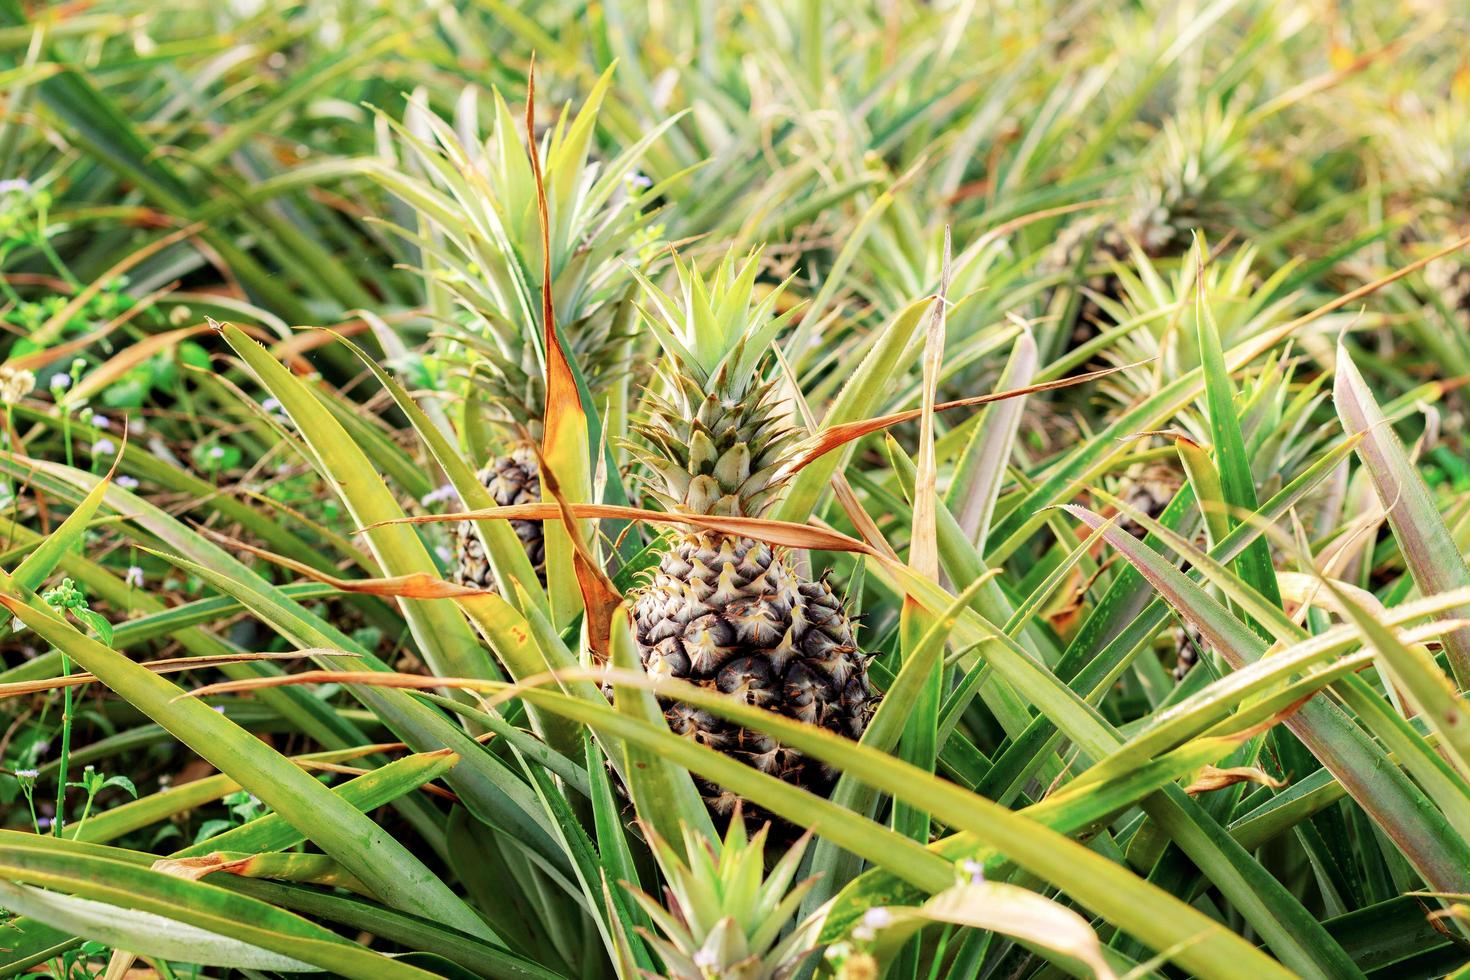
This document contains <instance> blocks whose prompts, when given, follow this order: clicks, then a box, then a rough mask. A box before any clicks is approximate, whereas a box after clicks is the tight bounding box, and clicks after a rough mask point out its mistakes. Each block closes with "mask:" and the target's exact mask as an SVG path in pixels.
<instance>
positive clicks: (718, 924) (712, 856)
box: [629, 813, 822, 980]
mask: <svg viewBox="0 0 1470 980" xmlns="http://www.w3.org/2000/svg"><path fill="white" fill-rule="evenodd" d="M767 832H768V828H762V829H761V830H759V831H757V832H756V833H755V835H754V836H753V837H747V836H746V832H745V821H744V820H743V819H740V817H739V815H738V813H737V814H736V815H735V816H734V817H733V818H732V819H731V821H730V829H729V830H728V831H727V832H726V834H725V839H724V841H723V842H722V843H721V845H720V847H719V848H716V847H715V846H714V845H713V844H712V843H711V842H710V841H708V840H706V839H705V838H704V837H702V836H700V835H698V834H695V833H689V832H686V833H685V834H684V850H685V854H683V855H680V853H679V852H678V850H677V849H675V848H674V847H673V846H672V845H670V844H669V843H668V842H667V841H665V840H663V839H662V838H660V837H658V836H657V835H655V834H653V833H651V832H650V833H649V841H650V844H651V845H652V848H653V855H654V857H655V858H656V859H657V861H658V866H659V870H660V871H662V872H663V876H664V881H665V882H666V884H667V894H668V896H669V906H670V908H669V909H668V910H665V909H664V908H663V907H662V906H661V905H660V904H659V903H658V902H657V901H655V900H654V899H653V897H652V896H649V895H646V894H644V893H643V892H640V891H635V890H632V889H629V894H630V895H631V896H632V897H633V899H634V900H635V901H636V902H638V904H639V905H641V906H642V907H643V910H644V911H645V912H647V913H648V917H649V919H651V920H652V921H653V922H654V923H655V924H657V926H658V930H659V932H660V933H661V935H654V934H652V933H650V932H649V931H647V930H642V929H640V930H639V931H640V932H641V933H642V934H643V936H644V937H645V938H646V939H647V940H648V942H649V945H650V946H651V947H652V948H653V951H654V952H655V953H657V954H658V957H659V959H661V960H663V965H664V973H663V974H662V975H663V976H667V977H672V978H675V980H710V978H713V977H721V978H727V980H782V978H784V977H789V976H792V975H794V973H795V971H796V968H797V967H798V966H799V965H800V964H801V961H802V960H803V959H804V958H805V957H806V955H807V954H808V953H809V952H811V951H812V947H813V946H814V945H815V940H816V936H817V933H818V932H819V931H820V926H821V924H822V922H821V918H820V914H819V915H817V916H813V917H812V918H809V919H807V920H805V921H804V922H801V923H798V924H797V925H796V927H795V928H794V929H791V930H790V931H789V932H788V931H787V926H788V925H789V924H790V922H791V920H792V918H793V916H794V915H795V913H796V911H797V909H798V907H799V906H800V904H801V899H802V898H803V897H804V896H805V895H806V893H807V892H808V891H810V890H811V887H812V885H813V884H815V883H816V879H815V878H809V879H807V880H805V881H800V882H797V881H795V879H796V871H797V868H798V866H799V865H800V864H801V858H802V854H803V852H804V851H805V849H806V841H807V840H808V839H809V838H806V837H803V838H802V839H801V840H799V841H798V842H797V843H796V844H795V845H794V846H792V847H791V848H790V849H788V850H787V851H786V853H785V854H784V855H783V856H782V857H781V860H780V861H778V862H776V864H775V866H774V867H772V868H771V872H770V874H765V844H766V835H767ZM793 882H795V883H794V884H793ZM783 933H786V935H785V937H784V938H783V937H782V934H783Z"/></svg>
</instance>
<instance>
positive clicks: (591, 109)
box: [372, 75, 662, 589]
mask: <svg viewBox="0 0 1470 980" xmlns="http://www.w3.org/2000/svg"><path fill="white" fill-rule="evenodd" d="M609 81H610V76H607V75H604V76H603V78H602V80H601V81H599V82H598V83H597V85H596V86H595V87H594V88H593V90H592V91H591V93H590V94H589V96H588V98H587V101H586V103H585V105H584V106H583V108H582V109H581V110H580V111H579V112H578V113H577V114H576V115H575V116H572V114H571V113H570V110H569V109H568V110H564V111H563V112H562V113H561V114H560V115H559V116H558V117H557V120H556V122H555V124H554V125H553V126H551V127H550V128H549V130H548V131H547V132H546V133H545V134H544V136H543V137H541V138H540V140H539V146H540V149H541V155H542V158H543V160H544V162H545V167H544V176H545V188H546V193H547V198H548V207H549V210H550V214H551V230H550V252H551V256H550V265H551V279H552V282H551V287H552V295H553V298H554V303H555V310H556V318H557V325H558V328H559V330H560V332H561V334H562V340H563V343H564V344H565V345H566V347H567V350H568V352H569V354H570V355H571V357H572V359H573V361H574V362H575V363H576V364H577V365H578V366H579V367H580V369H581V371H582V374H583V377H584V379H585V380H586V382H587V384H588V386H589V390H590V392H591V394H592V397H593V401H594V404H595V405H596V406H597V407H598V409H599V410H602V409H604V408H605V407H607V406H609V405H610V406H611V407H612V410H613V411H614V412H615V413H616V412H619V411H620V406H621V405H622V404H623V403H624V402H625V401H626V397H627V396H626V390H627V385H628V383H629V382H628V371H627V368H628V346H629V341H630V339H631V334H630V331H629V329H628V327H629V324H630V322H631V320H632V314H633V308H632V297H633V292H634V285H635V284H634V281H633V275H632V268H633V267H635V266H637V265H640V264H642V263H643V259H644V256H645V253H646V246H647V245H648V244H649V243H650V242H651V241H652V240H653V239H654V238H656V237H657V235H658V232H657V229H656V228H655V227H654V225H653V221H654V219H655V217H656V214H655V211H654V209H653V208H652V206H651V202H652V201H653V200H654V198H655V196H656V194H657V193H658V190H657V189H656V188H653V187H652V186H651V185H650V183H649V181H648V180H647V179H646V178H644V177H642V176H641V175H639V174H638V173H637V172H636V170H635V169H634V168H635V166H636V165H637V163H638V161H639V160H640V159H641V157H642V154H643V153H644V152H645V151H646V149H647V147H648V146H649V145H650V144H651V143H652V141H653V140H654V139H655V138H656V137H657V136H658V134H659V133H660V132H661V131H662V127H660V128H659V129H658V130H656V131H655V132H654V133H651V134H650V135H649V136H648V137H647V138H646V139H644V140H641V141H640V142H639V143H638V144H636V145H634V146H633V147H631V148H630V149H628V150H626V151H625V152H623V153H622V154H621V155H619V156H618V157H617V158H616V159H613V160H611V161H599V160H596V159H595V158H594V157H593V156H592V153H591V149H592V135H593V133H594V131H595V128H596V122H597V116H598V111H599V108H600V106H601V103H602V100H603V97H604V95H605V94H606V92H607V88H608V84H609ZM390 125H391V124H390ZM394 128H395V130H396V134H397V141H396V142H397V145H396V147H394V148H392V149H395V150H396V151H397V152H396V153H393V154H387V153H385V159H384V161H383V163H382V166H379V167H375V168H374V169H373V171H372V173H373V175H374V176H375V177H376V178H377V179H378V180H379V181H380V182H381V183H383V184H384V185H385V186H386V187H387V188H388V189H389V190H390V191H392V192H393V193H394V194H395V195H397V197H398V198H399V199H400V200H401V201H403V202H404V203H405V204H407V205H408V207H409V208H410V210H411V211H412V213H413V217H414V219H415V223H416V225H417V230H409V229H407V228H401V227H400V228H395V229H394V230H395V231H397V232H398V233H399V234H400V235H401V236H403V237H405V238H406V239H408V240H409V241H410V242H411V243H412V244H414V245H415V246H417V247H418V249H419V252H420V254H421V256H422V258H423V261H424V264H425V266H424V268H423V269H422V270H420V271H421V274H422V275H423V277H424V279H425V282H426V288H427V293H428V298H429V304H430V308H431V311H433V312H434V313H435V315H436V316H437V318H438V319H439V320H441V321H442V322H443V323H445V324H446V326H447V327H448V330H447V336H446V337H444V338H443V339H442V343H441V348H440V350H439V351H438V354H439V356H440V358H442V360H443V361H445V362H446V363H448V364H449V365H450V366H451V369H453V370H455V371H456V372H457V374H458V375H459V377H460V378H461V379H462V381H463V382H464V383H463V389H462V390H463V394H464V395H465V398H464V400H463V402H462V405H463V416H462V418H461V430H462V431H464V432H466V433H474V434H479V433H481V432H483V431H484V430H486V429H487V427H488V430H489V434H488V437H487V438H482V439H479V440H477V439H476V438H474V437H473V436H472V437H471V438H469V439H468V440H467V441H469V442H470V443H471V445H472V447H474V448H479V446H480V444H481V443H488V444H490V445H494V446H495V449H496V451H495V452H494V454H493V455H491V456H490V458H489V460H488V461H487V462H485V463H484V465H483V466H482V468H481V469H480V470H479V477H480V481H481V482H482V483H483V484H484V485H485V487H486V488H487V489H488V490H489V491H490V495H491V496H492V497H493V498H494V499H495V502H496V503H497V504H500V505H502V506H504V505H509V504H522V503H535V502H538V501H539V500H540V499H541V480H540V473H539V472H538V468H537V463H536V456H535V452H534V450H533V449H532V445H533V443H534V442H535V441H536V440H538V439H539V438H540V435H541V432H540V429H541V414H542V411H543V406H544V403H545V374H546V367H545V352H544V350H543V325H542V322H541V320H542V314H541V281H542V276H543V273H542V254H543V253H542V245H541V228H540V219H539V216H538V209H537V200H536V196H537V192H536V183H535V180H534V177H533V174H532V169H531V163H530V157H529V153H528V149H527V147H526V145H525V144H524V143H523V141H522V138H521V136H520V135H519V128H518V124H517V120H516V119H515V118H514V117H513V116H512V114H511V113H510V110H509V108H508V107H507V106H506V104H505V102H504V100H503V99H502V98H501V97H500V95H499V94H498V93H496V95H495V125H494V130H493V132H492V133H491V135H490V136H489V137H488V138H480V137H478V136H477V137H474V138H473V139H471V138H468V137H466V136H463V135H462V134H467V133H475V132H478V130H479V122H478V113H477V111H476V110H475V107H474V101H473V99H472V98H470V97H469V96H468V95H467V96H466V97H465V98H461V99H460V100H459V102H458V104H457V107H456V117H455V119H454V121H453V125H450V124H449V123H448V122H446V121H445V120H442V119H439V118H438V117H436V116H434V115H433V114H432V113H431V112H430V111H429V110H428V109H427V107H426V106H425V105H424V104H423V102H422V100H421V99H420V98H419V97H417V96H416V97H415V98H414V99H413V100H412V101H411V102H410V107H409V112H408V114H407V117H406V124H405V125H404V126H395V127H394ZM396 156H401V157H402V158H403V159H402V162H401V163H400V162H398V161H397V160H396V159H391V157H396ZM409 171H412V172H413V173H415V174H416V175H417V176H411V175H409V173H408V172H409ZM497 443H498V445H496V444H497ZM511 526H512V527H513V528H514V530H515V532H516V534H517V535H518V536H519V537H520V539H521V542H522V543H523V544H524V546H525V550H526V555H527V557H528V558H529V559H530V561H531V564H532V566H533V567H534V568H535V570H536V573H537V575H538V576H539V577H540V578H541V580H542V582H543V583H544V582H545V579H546V569H545V540H544V537H543V528H542V525H541V523H540V522H539V521H512V522H511ZM454 541H455V546H456V547H455V562H454V568H453V570H452V577H453V579H454V581H455V582H457V583H458V584H460V585H466V586H471V587H475V588H485V589H493V588H494V587H495V578H494V575H493V573H492V570H491V567H490V562H489V559H488V557H487V555H486V553H485V548H484V545H483V543H482V542H481V541H480V539H479V535H478V533H477V532H476V531H475V529H474V525H473V524H470V523H462V524H459V525H456V526H455V530H454Z"/></svg>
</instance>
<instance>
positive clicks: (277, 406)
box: [260, 398, 284, 412]
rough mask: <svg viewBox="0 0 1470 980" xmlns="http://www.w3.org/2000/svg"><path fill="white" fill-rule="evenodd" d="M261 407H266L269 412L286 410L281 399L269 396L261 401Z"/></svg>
mask: <svg viewBox="0 0 1470 980" xmlns="http://www.w3.org/2000/svg"><path fill="white" fill-rule="evenodd" d="M260 407H261V408H263V409H265V410H266V411H267V412H280V411H283V410H284V407H283V406H282V405H281V402H280V400H279V399H276V398H267V399H266V400H265V401H263V402H261V403H260Z"/></svg>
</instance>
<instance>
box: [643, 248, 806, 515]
mask: <svg viewBox="0 0 1470 980" xmlns="http://www.w3.org/2000/svg"><path fill="white" fill-rule="evenodd" d="M759 270H760V255H759V252H758V251H757V252H751V253H750V254H749V255H747V256H746V257H745V259H744V260H743V261H737V259H736V257H735V255H734V253H733V252H731V253H727V254H726V256H725V257H724V259H723V260H722V261H721V262H720V263H719V265H718V267H717V268H716V270H715V273H714V276H713V277H712V278H711V279H709V280H708V281H706V280H705V279H704V277H703V276H701V275H700V273H699V271H698V270H697V269H696V268H694V267H693V266H692V265H688V264H686V263H684V262H683V261H681V260H680V259H679V257H678V256H677V255H676V256H674V271H675V274H676V276H677V278H678V283H679V290H678V293H679V295H678V298H675V297H672V296H670V295H669V294H668V293H666V292H664V291H663V290H662V289H660V288H659V287H658V286H656V285H654V284H653V283H652V282H650V281H649V280H648V279H647V278H646V277H644V276H642V275H639V280H640V281H641V282H642V284H643V289H644V297H645V300H646V304H640V306H639V310H640V311H641V312H642V314H643V321H644V322H645V323H646V324H648V327H649V329H650V330H652V331H653V333H654V335H655V336H657V338H658V340H659V343H660V344H661V345H662V347H663V349H664V352H665V353H666V354H667V357H665V358H664V359H663V360H662V361H661V362H660V364H659V368H658V375H659V379H660V382H661V384H660V387H659V388H658V389H657V390H651V391H649V393H648V394H647V396H646V397H645V399H644V404H643V414H642V415H641V416H640V417H638V418H637V419H635V420H634V421H633V430H634V431H635V432H636V433H637V434H638V435H639V436H641V437H642V439H643V441H644V443H645V444H644V445H638V444H632V445H630V447H629V448H630V451H631V453H632V454H633V455H634V456H635V458H637V459H638V460H639V461H640V462H642V463H643V464H644V466H645V469H646V470H647V472H648V474H649V476H648V477H647V478H646V479H645V485H646V488H647V490H648V492H649V493H650V494H651V495H652V496H654V497H655V498H656V499H658V500H659V501H660V502H661V503H662V504H663V505H664V506H665V507H667V508H669V509H671V510H683V511H688V512H692V513H696V514H720V515H735V516H746V517H755V516H759V515H760V513H761V512H762V511H763V510H765V509H766V508H767V507H769V506H770V504H771V503H772V502H773V501H774V500H775V498H776V496H777V494H779V492H780V490H781V487H782V486H783V485H784V483H785V479H786V477H785V476H783V475H782V472H781V471H782V464H783V463H784V462H785V456H786V454H787V453H788V452H789V451H790V448H791V446H792V444H793V443H794V441H795V438H796V432H795V430H794V429H792V428H791V426H789V425H788V424H787V423H786V406H785V400H784V399H783V398H781V397H780V395H779V393H778V391H777V379H775V378H774V377H771V378H767V377H766V375H767V374H769V367H770V357H769V354H770V347H771V342H772V341H773V340H774V339H775V337H776V335H777V334H778V333H779V332H780V331H781V329H782V327H784V326H786V324H787V323H788V322H790V320H791V317H792V316H793V315H794V313H795V312H796V311H795V310H794V309H792V310H788V311H787V312H785V313H782V314H779V315H777V314H775V306H776V301H777V299H778V298H779V296H780V293H781V291H782V289H783V288H784V287H785V283H782V284H781V285H779V286H777V287H776V288H775V289H772V290H769V291H768V292H767V293H766V294H765V295H764V296H763V297H761V298H760V299H758V300H757V299H756V298H755V292H756V290H755V281H756V275H757V273H758V272H759Z"/></svg>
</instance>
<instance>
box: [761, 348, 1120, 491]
mask: <svg viewBox="0 0 1470 980" xmlns="http://www.w3.org/2000/svg"><path fill="white" fill-rule="evenodd" d="M1146 363H1148V362H1147V361H1139V362H1137V363H1135V364H1124V365H1120V366H1118V367H1111V368H1104V369H1102V370H1100V371H1089V372H1088V373H1086V374H1079V375H1076V376H1075V377H1071V378H1059V379H1057V380H1056V381H1043V382H1041V383H1040V384H1034V385H1026V386H1025V387H1024V388H1013V389H1010V390H1008V391H994V392H991V393H990V394H988V395H975V396H973V397H971V398H960V399H956V400H955V401H950V402H941V403H939V404H938V405H935V406H934V408H933V411H935V412H948V411H950V410H951V409H955V408H967V407H971V406H975V405H986V404H989V403H990V402H998V401H1004V400H1005V399H1007V398H1019V397H1021V396H1022V395H1030V394H1034V393H1036V392H1038V391H1051V390H1052V389H1054V388H1070V387H1071V386H1072V385H1080V384H1086V383H1087V382H1089V381H1096V380H1097V379H1098V378H1102V377H1106V376H1107V375H1109V374H1117V373H1118V372H1119V371H1126V370H1128V369H1129V368H1134V367H1137V366H1138V365H1139V364H1146ZM923 414H924V409H922V408H911V409H908V410H906V411H902V412H891V413H889V414H888V415H879V416H877V417H876V418H871V419H859V420H858V421H856V422H844V423H842V424H841V425H834V426H832V427H831V428H829V429H824V430H822V431H821V432H818V433H817V434H816V435H815V436H813V437H812V438H810V439H807V440H805V441H804V442H803V443H802V445H801V447H800V448H799V449H798V451H797V452H796V453H795V454H794V455H793V458H792V460H791V461H790V462H789V463H787V464H786V472H788V473H797V472H800V471H801V470H802V469H804V468H805V467H807V466H809V465H811V464H812V463H814V462H816V461H817V460H818V459H821V458H822V457H823V456H825V455H826V454H827V453H830V452H831V451H832V450H834V449H840V448H841V447H842V446H845V445H847V444H848V443H849V442H852V441H853V440H854V439H861V438H862V437H863V436H866V435H871V434H872V433H874V432H878V431H880V430H882V429H889V428H892V427H893V426H895V425H899V424H900V423H903V422H911V421H913V420H914V419H916V418H919V417H920V416H922V415H923Z"/></svg>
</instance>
